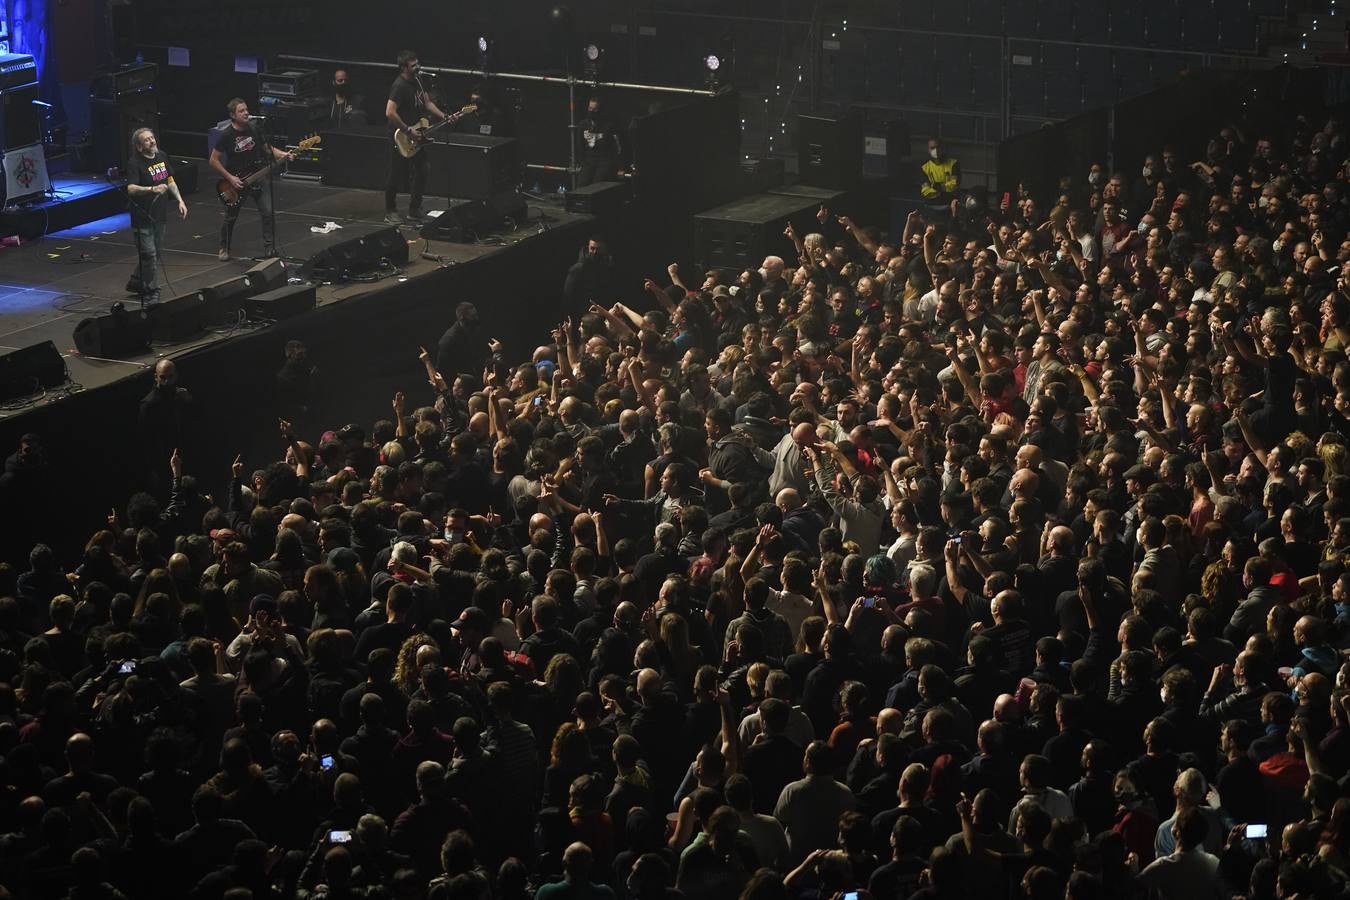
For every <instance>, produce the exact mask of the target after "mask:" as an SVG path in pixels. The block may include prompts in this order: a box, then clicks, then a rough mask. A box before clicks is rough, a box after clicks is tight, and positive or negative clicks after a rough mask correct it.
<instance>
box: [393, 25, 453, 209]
mask: <svg viewBox="0 0 1350 900" xmlns="http://www.w3.org/2000/svg"><path fill="white" fill-rule="evenodd" d="M421 70H422V64H421V62H420V61H419V60H418V59H417V53H416V52H414V51H412V50H404V51H402V52H401V53H399V55H398V77H397V78H395V79H394V84H393V86H392V87H390V88H389V99H388V100H387V101H385V104H384V115H385V118H386V119H388V120H389V124H390V125H393V126H394V129H395V131H396V132H402V133H403V134H405V135H407V136H408V137H411V138H414V139H416V138H417V134H418V132H417V131H415V130H414V127H415V126H416V125H417V123H418V122H419V121H420V120H421V119H422V118H423V117H425V116H427V115H428V114H429V115H432V116H435V117H436V118H437V119H438V120H439V119H444V118H446V115H445V113H443V112H441V111H440V109H438V108H437V106H436V104H435V103H434V102H432V100H431V98H430V97H429V96H427V91H426V88H424V87H423V86H422V79H421V77H420V76H419V75H418V73H419V72H420V71H421ZM430 168H431V163H430V161H429V159H428V157H427V154H425V153H418V154H416V155H415V156H412V157H404V156H403V154H401V153H399V150H398V144H396V143H394V142H393V141H390V144H389V184H388V185H387V186H386V187H385V189H384V221H385V222H387V223H389V224H390V225H398V224H400V223H402V221H403V220H402V219H401V218H399V214H398V189H399V183H400V182H402V181H405V180H406V181H407V182H408V218H409V219H412V220H413V221H417V220H419V219H421V218H422V192H423V190H425V188H426V184H427V171H428V170H429V169H430Z"/></svg>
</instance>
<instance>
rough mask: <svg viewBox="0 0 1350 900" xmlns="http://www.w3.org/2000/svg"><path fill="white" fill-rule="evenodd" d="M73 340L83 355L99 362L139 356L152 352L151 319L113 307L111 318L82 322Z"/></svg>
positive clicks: (82, 320)
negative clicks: (99, 360) (100, 360)
mask: <svg viewBox="0 0 1350 900" xmlns="http://www.w3.org/2000/svg"><path fill="white" fill-rule="evenodd" d="M73 337H74V339H75V349H76V350H78V351H79V352H80V355H81V356H89V357H94V358H98V359H125V358H126V357H128V356H139V355H140V354H142V353H149V352H150V320H149V318H147V317H146V316H145V315H143V314H142V313H140V312H131V311H129V310H126V309H119V308H118V307H114V308H113V311H112V312H111V313H109V314H108V315H105V316H99V317H97V318H93V319H81V320H80V323H79V324H78V325H76V326H75V333H74V335H73Z"/></svg>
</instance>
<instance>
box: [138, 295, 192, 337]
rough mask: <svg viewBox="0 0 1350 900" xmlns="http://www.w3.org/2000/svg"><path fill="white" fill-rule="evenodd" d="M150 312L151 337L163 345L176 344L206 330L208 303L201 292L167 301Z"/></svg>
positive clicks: (152, 308) (153, 307)
mask: <svg viewBox="0 0 1350 900" xmlns="http://www.w3.org/2000/svg"><path fill="white" fill-rule="evenodd" d="M148 311H149V313H150V336H151V337H152V338H153V339H154V340H155V341H157V342H159V343H161V344H175V343H177V342H179V341H182V340H185V339H187V338H190V337H193V336H194V335H198V334H201V333H202V332H203V331H204V330H205V329H206V302H205V301H204V300H203V299H202V292H201V291H193V292H192V293H190V294H184V295H182V296H181V297H174V298H173V299H172V300H166V301H165V302H163V303H159V304H156V305H155V306H152V307H150V308H149V310H148Z"/></svg>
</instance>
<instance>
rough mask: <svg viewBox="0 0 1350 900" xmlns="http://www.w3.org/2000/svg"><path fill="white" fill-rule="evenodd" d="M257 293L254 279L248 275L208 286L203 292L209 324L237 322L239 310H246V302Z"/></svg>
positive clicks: (237, 276)
mask: <svg viewBox="0 0 1350 900" xmlns="http://www.w3.org/2000/svg"><path fill="white" fill-rule="evenodd" d="M256 293H257V289H256V288H255V287H254V286H253V279H251V278H249V277H248V276H247V275H236V276H234V277H233V278H226V279H225V280H224V281H217V282H216V283H215V284H208V285H207V286H206V287H204V288H202V290H201V294H202V303H203V313H204V315H205V316H206V322H207V324H209V325H222V324H226V323H233V322H235V321H237V320H238V318H239V310H241V309H243V308H244V300H245V299H246V298H248V297H249V296H251V295H252V294H256Z"/></svg>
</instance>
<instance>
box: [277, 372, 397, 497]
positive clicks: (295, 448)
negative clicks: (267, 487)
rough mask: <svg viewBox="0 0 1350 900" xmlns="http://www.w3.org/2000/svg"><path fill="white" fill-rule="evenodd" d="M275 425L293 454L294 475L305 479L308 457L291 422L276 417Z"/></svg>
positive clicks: (307, 474) (307, 473)
mask: <svg viewBox="0 0 1350 900" xmlns="http://www.w3.org/2000/svg"><path fill="white" fill-rule="evenodd" d="M399 396H402V395H401V394H400V395H399ZM277 427H278V428H280V429H281V436H282V437H283V438H285V440H286V444H287V445H288V446H289V447H290V448H291V453H293V454H294V455H295V474H296V477H297V478H299V479H300V480H301V481H307V480H308V479H309V457H308V456H307V455H306V454H305V451H304V450H303V449H302V448H301V447H300V441H299V440H297V439H296V437H295V435H294V434H293V433H292V432H291V423H290V422H287V421H286V420H285V419H277Z"/></svg>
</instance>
